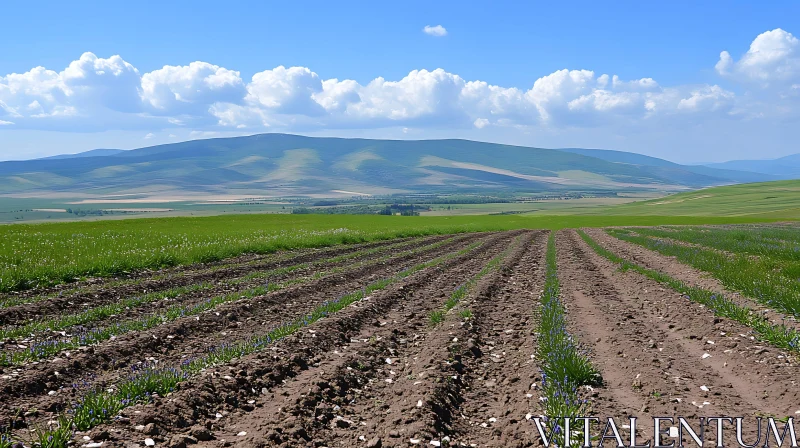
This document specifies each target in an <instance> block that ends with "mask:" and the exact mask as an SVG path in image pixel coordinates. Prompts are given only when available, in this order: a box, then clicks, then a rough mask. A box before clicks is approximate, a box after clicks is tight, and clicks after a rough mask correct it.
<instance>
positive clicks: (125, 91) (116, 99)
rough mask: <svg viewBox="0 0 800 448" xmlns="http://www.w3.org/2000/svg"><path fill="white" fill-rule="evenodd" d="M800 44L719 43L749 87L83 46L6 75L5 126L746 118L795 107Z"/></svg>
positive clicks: (730, 73) (299, 127)
mask: <svg viewBox="0 0 800 448" xmlns="http://www.w3.org/2000/svg"><path fill="white" fill-rule="evenodd" d="M427 28H430V29H431V30H434V29H437V27H427ZM436 32H439V31H436ZM445 33H446V30H444V28H441V35H444V34H445ZM798 48H800V44H799V43H798V39H796V38H795V37H794V36H792V35H791V34H790V33H788V32H786V31H783V30H780V29H778V30H773V31H768V32H766V33H763V34H761V35H759V36H757V37H756V38H755V39H754V40H753V42H752V44H751V45H750V49H749V51H748V52H747V53H746V54H745V55H744V56H742V57H741V58H740V59H739V60H738V61H737V60H734V58H733V57H732V56H731V55H730V54H728V53H727V52H722V54H721V56H720V59H719V61H718V62H717V65H716V68H717V71H718V72H719V73H720V74H722V75H724V76H725V77H726V78H727V79H729V80H731V81H733V82H734V83H736V82H741V84H740V85H741V86H742V87H743V88H742V89H739V90H741V91H739V90H737V89H734V88H732V89H731V90H727V89H724V88H722V87H720V86H719V85H716V84H713V83H712V84H699V85H675V86H664V85H661V84H659V83H658V82H657V81H656V80H654V79H653V78H649V77H644V78H640V79H633V80H623V79H620V78H619V76H617V75H612V74H599V73H595V72H594V71H591V70H586V69H582V70H570V69H563V70H558V71H555V72H553V73H550V74H544V75H543V76H540V77H538V79H534V78H535V77H531V83H530V84H529V85H528V86H523V87H516V86H500V85H494V84H491V83H489V82H486V81H481V80H467V79H464V78H462V77H461V76H459V75H458V74H455V73H451V72H448V71H446V70H444V69H441V68H439V69H435V70H425V69H423V70H412V71H410V72H409V73H408V75H406V76H404V77H402V78H400V79H396V78H395V79H385V78H383V77H376V78H374V79H372V80H371V81H369V82H364V83H363V84H362V83H359V82H357V81H355V80H352V79H339V78H330V79H323V78H322V77H321V76H319V75H318V74H317V73H315V72H314V71H312V69H311V68H308V67H284V66H279V67H276V68H273V69H269V70H264V71H261V72H258V73H256V74H255V75H253V76H252V78H251V79H250V80H249V82H248V81H246V80H243V79H242V78H241V75H240V73H239V72H238V71H235V70H233V69H229V68H225V67H221V66H218V65H214V64H211V63H209V62H202V61H196V62H192V63H190V64H188V65H185V66H177V65H174V66H173V65H166V66H164V67H162V68H160V69H157V70H154V71H151V72H148V73H144V74H142V73H140V72H139V70H137V69H136V67H134V66H133V65H132V64H131V63H129V62H127V61H125V60H124V59H122V57H120V56H111V57H108V58H100V57H98V56H96V55H94V54H92V53H84V54H83V55H81V57H80V58H79V59H77V60H75V61H73V62H72V63H70V64H69V65H68V66H67V67H65V68H64V69H63V70H61V71H55V70H51V69H47V68H44V67H35V68H33V69H31V70H29V71H27V72H25V73H21V74H17V73H12V74H9V75H6V76H0V120H2V123H3V125H4V129H9V128H10V129H41V130H61V131H71V132H75V131H102V130H114V129H125V130H137V132H142V134H144V133H147V132H150V131H151V130H153V131H154V132H155V131H159V130H169V131H172V130H173V129H175V128H185V129H194V130H196V131H197V132H219V131H230V130H235V129H247V130H248V131H249V132H258V131H260V130H267V129H269V130H275V131H318V130H331V129H339V130H347V129H350V130H352V129H362V130H367V129H382V128H394V129H403V128H405V127H408V128H410V129H414V132H415V133H419V134H420V135H422V133H425V132H430V131H431V130H440V131H445V132H446V131H452V130H456V129H458V130H470V131H474V132H484V133H485V132H492V131H493V130H497V129H500V128H509V127H513V128H519V129H526V132H527V131H537V130H546V131H547V132H558V131H560V130H566V129H569V130H574V129H577V128H581V127H584V128H592V127H597V126H599V125H600V124H602V125H603V126H604V127H606V128H607V129H609V130H611V131H613V130H624V129H628V130H629V129H631V128H632V127H636V126H639V127H641V126H644V125H645V124H647V125H652V126H658V125H659V124H660V123H661V124H664V123H668V122H669V123H671V124H675V123H677V122H675V121H674V120H683V122H681V123H684V124H695V123H698V122H701V121H702V120H704V119H712V118H713V119H724V120H741V119H744V118H747V119H751V118H757V117H769V116H775V115H777V114H783V115H796V113H797V110H798V102H797V100H798V99H800V89H799V88H798V87H797V86H798V85H800V77H799V76H800V69H798V60H800V56H799V55H798V51H800V50H798ZM753 82H755V83H753ZM764 86H769V87H770V88H769V89H764V88H762V87H764ZM772 87H774V89H773V88H772ZM733 91H737V93H736V94H734V93H733ZM759 92H761V93H759ZM688 117H691V118H688ZM662 120H666V121H662ZM732 126H735V124H732ZM620 132H622V131H620ZM142 134H138V135H142ZM198 135H199V134H198Z"/></svg>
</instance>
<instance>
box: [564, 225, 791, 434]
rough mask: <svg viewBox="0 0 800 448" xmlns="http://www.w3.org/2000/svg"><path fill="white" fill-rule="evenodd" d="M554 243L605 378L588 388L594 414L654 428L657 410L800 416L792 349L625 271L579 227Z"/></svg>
mask: <svg viewBox="0 0 800 448" xmlns="http://www.w3.org/2000/svg"><path fill="white" fill-rule="evenodd" d="M557 242H558V250H559V278H560V279H561V283H562V297H563V299H564V302H565V304H566V306H567V315H568V317H569V319H570V321H571V325H572V329H573V332H574V334H576V335H577V336H578V337H579V339H580V340H581V341H582V342H583V343H584V345H585V346H586V347H589V348H591V359H592V362H593V364H594V365H595V367H597V368H598V370H600V372H601V374H602V376H603V379H604V381H605V386H604V387H603V388H596V389H594V391H593V392H591V403H592V412H591V414H592V415H596V416H600V417H601V418H604V417H609V416H614V417H616V418H618V419H619V418H624V417H625V416H628V415H633V416H637V417H640V418H642V421H640V422H641V423H644V424H640V427H641V429H642V433H643V434H650V435H652V428H651V427H649V426H648V424H651V423H652V419H651V417H652V416H683V417H687V418H689V417H692V418H694V417H699V416H717V415H725V416H748V417H753V416H763V415H775V416H794V413H795V411H797V410H798V408H800V405H798V403H800V401H798V400H800V388H798V387H797V375H798V373H800V371H798V366H797V363H796V362H794V361H792V360H790V359H789V357H787V354H786V353H783V352H782V351H781V350H778V349H776V348H773V347H770V346H767V345H763V344H760V343H758V342H756V341H754V340H752V339H751V338H750V336H749V333H750V332H749V329H748V328H747V327H744V326H742V325H741V324H738V323H736V322H732V321H730V320H727V319H724V318H717V317H715V316H714V314H713V313H712V312H711V311H709V310H708V309H706V308H704V307H702V306H699V305H697V304H695V303H692V302H689V301H688V300H687V299H685V298H683V297H682V296H681V295H680V294H678V293H677V292H675V291H672V290H666V289H665V288H664V287H662V286H661V285H660V284H658V283H656V282H654V281H652V280H650V279H648V278H646V277H644V276H642V275H639V274H637V273H634V272H620V271H619V270H618V269H617V268H616V266H615V265H614V264H612V263H611V262H609V261H608V260H606V259H605V258H602V257H600V256H599V255H597V254H596V253H594V251H592V250H591V248H589V247H588V245H586V244H585V243H584V242H583V241H582V240H581V239H580V237H579V236H578V235H577V233H575V232H574V231H563V232H560V233H559V234H558V237H557ZM705 354H709V355H711V356H710V357H708V356H704V355H705ZM703 386H704V387H705V388H707V389H708V391H705V390H703V389H701V387H703ZM751 429H753V428H752V427H751ZM712 435H713V434H712ZM748 435H752V436H754V433H753V434H748ZM754 439H755V437H753V439H750V440H754ZM746 440H747V439H746Z"/></svg>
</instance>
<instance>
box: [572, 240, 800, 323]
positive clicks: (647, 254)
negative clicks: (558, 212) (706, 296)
mask: <svg viewBox="0 0 800 448" xmlns="http://www.w3.org/2000/svg"><path fill="white" fill-rule="evenodd" d="M584 231H585V232H586V233H587V234H588V235H589V236H591V237H592V239H593V240H595V241H596V242H597V243H598V244H600V245H601V246H603V247H604V248H606V249H608V250H610V251H611V252H614V253H616V254H617V255H619V256H620V257H622V258H625V259H627V260H630V261H632V262H634V263H636V264H638V265H640V266H642V267H645V268H648V269H652V270H654V271H659V272H663V273H665V274H667V275H669V276H670V277H672V278H675V279H678V280H680V281H682V282H684V283H685V284H687V285H690V286H696V287H698V288H703V289H707V290H709V291H714V292H717V293H720V294H723V295H724V296H725V297H726V298H727V299H730V300H731V301H733V302H734V303H736V304H738V305H740V306H745V307H747V308H750V309H752V310H754V311H756V312H758V313H759V314H761V315H763V316H764V317H766V318H767V319H769V320H770V321H771V322H772V323H773V324H776V325H780V324H785V325H787V326H789V327H793V328H795V329H797V330H800V323H799V322H797V320H796V319H795V318H794V317H793V316H787V315H786V314H783V313H780V312H778V311H775V310H773V309H771V308H768V307H766V306H764V305H762V304H760V303H758V302H757V301H755V300H754V299H752V298H749V297H747V296H744V295H742V294H741V293H739V292H738V291H731V290H729V289H727V288H725V286H723V285H722V283H721V282H720V281H719V280H717V279H715V278H714V277H713V276H712V275H711V274H709V273H707V272H703V271H701V270H699V269H695V268H693V267H692V266H689V265H687V264H684V263H681V262H680V261H678V260H677V259H676V257H671V256H666V255H661V254H659V253H658V252H655V251H652V250H650V249H647V248H645V247H642V246H639V245H637V244H633V243H629V242H627V241H623V240H620V239H618V238H615V237H613V236H611V235H609V234H607V233H606V232H604V231H603V230H600V229H584Z"/></svg>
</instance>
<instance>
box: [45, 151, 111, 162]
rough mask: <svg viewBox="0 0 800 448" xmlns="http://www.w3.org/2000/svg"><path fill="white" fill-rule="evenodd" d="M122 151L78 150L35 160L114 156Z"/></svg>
mask: <svg viewBox="0 0 800 448" xmlns="http://www.w3.org/2000/svg"><path fill="white" fill-rule="evenodd" d="M123 152H125V150H124V149H93V150H91V151H84V152H79V153H77V154H59V155H57V156H50V157H43V158H41V159H37V160H63V159H80V158H83V157H104V156H115V155H117V154H120V153H123Z"/></svg>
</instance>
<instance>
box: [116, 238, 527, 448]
mask: <svg viewBox="0 0 800 448" xmlns="http://www.w3.org/2000/svg"><path fill="white" fill-rule="evenodd" d="M520 234H521V233H520V232H507V233H504V234H499V235H496V236H493V237H491V238H490V240H489V241H487V242H486V244H484V245H483V246H481V247H480V248H479V249H477V250H475V251H473V252H471V253H465V254H463V255H461V256H459V257H456V258H454V259H452V260H450V261H447V262H445V263H444V264H442V265H440V266H439V267H435V268H430V269H425V270H423V271H421V272H418V273H416V274H413V275H412V276H410V277H408V278H407V279H405V280H404V281H402V282H398V283H395V284H392V285H390V286H388V287H387V288H386V289H384V290H381V291H377V292H374V293H373V294H371V295H370V297H369V298H368V299H364V300H361V301H358V302H356V303H354V304H353V305H351V306H350V307H348V308H346V309H344V310H342V311H340V312H339V313H337V314H335V315H333V316H330V317H328V318H325V319H322V320H320V321H319V322H317V323H315V324H314V325H312V326H310V327H308V329H305V330H301V331H300V332H298V333H296V334H295V335H292V336H290V337H287V338H286V339H283V340H281V341H278V342H276V343H275V344H274V345H273V346H272V347H271V349H268V350H266V351H264V352H260V353H257V354H253V355H250V356H246V357H243V358H241V359H239V360H236V361H234V362H232V363H228V364H226V365H223V366H220V367H218V368H213V369H208V371H206V372H205V374H202V375H201V376H199V377H197V378H195V379H190V380H189V381H187V383H186V384H185V385H183V386H182V387H181V388H180V390H179V391H177V392H175V393H174V394H173V395H172V396H171V397H167V398H166V399H165V400H160V404H159V405H153V404H151V405H139V406H134V407H133V408H131V411H132V412H126V414H128V415H130V416H131V423H130V424H126V425H120V424H117V425H110V429H111V431H112V433H115V437H114V438H115V439H116V440H118V441H119V442H114V441H109V443H107V444H106V445H104V446H125V444H124V443H123V442H122V441H124V440H136V439H140V438H143V437H144V435H142V434H141V433H137V432H136V430H135V426H136V425H137V424H148V423H153V424H154V425H155V427H156V428H160V430H159V431H158V432H159V433H162V434H163V432H164V431H165V429H166V428H171V429H172V430H171V431H170V432H169V433H167V434H163V435H162V436H160V437H159V438H160V439H161V440H167V439H168V438H169V440H172V439H175V438H178V439H180V438H181V437H187V436H191V437H195V439H196V440H199V441H203V439H211V438H214V439H216V443H222V442H220V441H221V440H222V439H225V440H227V441H228V442H231V443H233V444H235V445H236V446H272V445H281V444H283V445H284V446H305V445H306V444H309V443H311V442H310V441H311V440H315V439H316V438H317V437H324V432H323V431H324V430H320V428H319V425H318V422H319V420H318V419H317V418H316V417H318V415H317V414H316V412H317V411H318V412H320V414H319V415H324V416H326V417H323V418H322V419H321V420H324V419H325V418H329V419H336V418H335V416H334V415H333V412H334V410H333V406H329V407H326V406H320V407H316V406H314V405H313V404H311V405H310V406H308V405H306V404H308V403H306V401H308V402H309V403H313V402H314V400H319V399H320V397H321V396H323V395H327V394H331V393H332V394H334V395H337V396H340V397H342V398H345V397H347V394H348V393H349V394H354V392H353V390H352V389H353V388H354V385H356V384H358V378H362V379H363V378H366V377H369V376H370V375H375V374H376V372H378V370H377V368H378V367H379V366H384V365H386V362H385V359H386V357H385V356H383V350H384V349H383V347H391V346H392V344H393V343H394V344H398V346H399V345H402V344H401V343H400V341H399V340H400V339H405V343H406V344H410V343H412V342H413V340H412V339H411V338H413V333H411V334H407V335H405V336H406V337H405V338H403V336H402V334H403V331H406V332H412V331H413V330H414V329H417V331H418V332H422V331H424V330H425V328H427V327H426V326H427V325H428V320H427V315H426V314H425V310H426V309H435V308H437V307H438V306H441V304H442V303H443V302H444V300H446V299H445V296H446V294H442V292H448V293H449V291H448V289H449V288H450V287H452V288H453V289H455V288H456V287H458V285H459V283H460V282H462V281H464V280H465V279H466V278H468V277H469V276H470V275H474V274H476V273H477V272H478V271H480V270H481V268H483V266H484V265H485V264H486V263H487V262H488V261H489V260H490V259H491V258H492V257H494V256H497V255H498V254H500V253H501V252H503V250H505V249H506V248H507V247H508V245H509V244H510V243H511V242H512V241H513V240H514V239H515V237H517V236H519V235H520ZM432 294H435V295H434V297H436V296H439V297H441V300H435V299H432V297H431V295H432ZM408 313H410V314H408ZM382 323H383V326H382ZM390 323H391V324H390ZM395 330H396V332H395ZM383 335H386V337H384V336H383ZM392 338H395V339H394V340H393V339H392ZM351 353H352V354H351ZM369 353H380V355H379V358H377V359H376V358H374V356H373V357H370V356H368V355H366V354H369ZM361 355H365V356H364V357H362V356H361ZM352 356H355V359H356V360H357V362H356V363H355V364H350V365H348V360H352V358H351V357H352ZM390 356H391V355H390ZM358 362H361V363H362V364H361V365H360V366H359V364H358ZM347 367H351V368H352V369H353V370H349V369H347ZM350 372H352V373H353V375H352V376H351V375H350V374H349V373H350ZM360 372H363V376H362V375H361V373H360ZM385 379H386V378H384V377H383V376H381V377H380V378H379V380H380V381H384V380H385ZM387 384H388V383H387ZM315 393H316V395H315ZM352 398H353V397H352V396H351V397H350V400H344V399H341V400H339V402H341V403H342V404H341V405H339V406H342V407H344V406H343V405H346V404H349V402H350V401H351V400H352ZM257 406H260V407H257ZM262 409H266V411H264V410H262ZM281 410H283V412H281ZM137 411H138V413H137ZM308 411H314V414H313V415H311V416H310V417H309V416H308V415H307V412H308ZM251 412H252V413H256V412H257V413H259V414H253V415H260V416H262V417H264V418H267V421H264V420H263V419H262V418H255V419H254V418H251V417H250V413H251ZM336 412H342V413H344V412H345V411H341V410H337V411H336ZM276 413H278V414H277V415H276ZM217 414H219V416H220V417H221V418H217V417H215V415H217ZM227 415H231V417H230V418H231V420H234V421H238V422H240V423H238V424H237V423H229V422H228V421H227V419H228V417H226V416H227ZM278 415H279V417H278ZM239 419H241V420H239ZM336 420H337V421H339V420H342V419H336ZM345 420H347V419H346V418H345ZM269 422H272V423H271V424H270V423H269ZM325 423H329V424H330V423H331V422H330V420H329V421H327V422H325ZM229 424H230V425H231V428H230V429H228V428H229V426H228V425H229ZM345 424H347V425H349V426H348V428H351V429H352V430H353V431H355V430H356V429H358V427H357V425H355V424H349V423H339V425H341V426H344V425H345ZM233 425H236V427H235V428H233V427H232V426H233ZM239 425H244V426H239ZM358 426H363V425H358ZM243 427H246V428H248V429H250V431H246V430H243V429H241V428H243ZM325 427H327V426H325V425H323V428H325ZM337 427H338V426H337ZM233 430H235V431H236V432H235V433H234V434H230V431H233ZM117 431H119V432H117ZM242 431H244V432H245V433H247V434H244V435H242V436H237V434H240V433H242ZM217 432H219V438H218V437H217ZM352 440H354V441H356V442H358V443H359V444H363V442H359V441H358V439H357V435H356V433H355V432H354V433H353V437H352ZM406 443H407V441H406ZM298 444H299V445H298Z"/></svg>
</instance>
